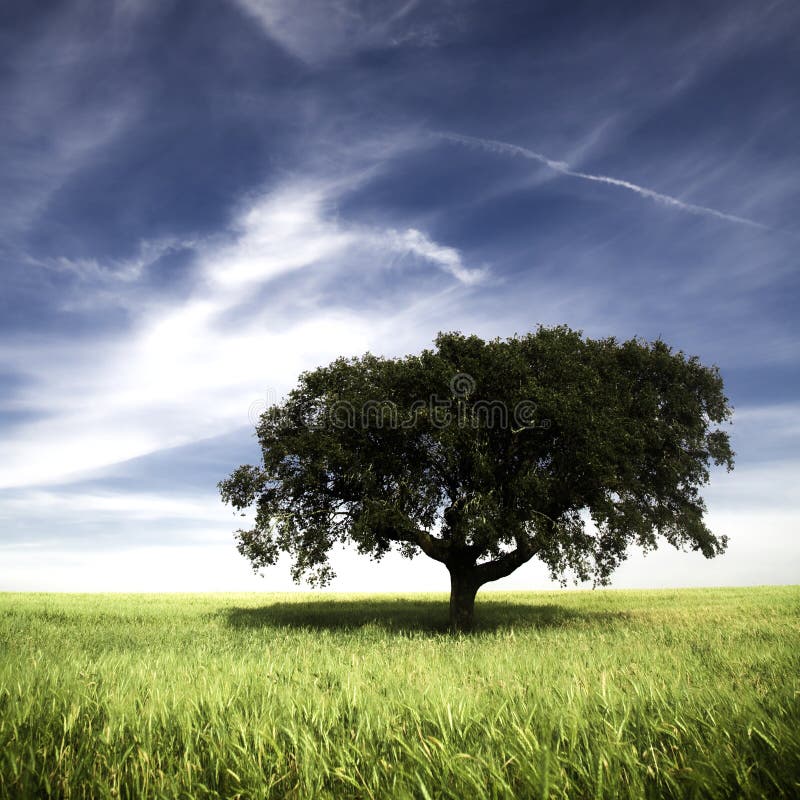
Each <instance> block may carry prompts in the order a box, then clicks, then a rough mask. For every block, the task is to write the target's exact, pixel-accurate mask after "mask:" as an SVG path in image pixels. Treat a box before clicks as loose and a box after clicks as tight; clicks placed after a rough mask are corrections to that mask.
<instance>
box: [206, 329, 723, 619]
mask: <svg viewBox="0 0 800 800" xmlns="http://www.w3.org/2000/svg"><path fill="white" fill-rule="evenodd" d="M731 414H732V410H731V408H730V406H729V403H728V399H727V398H726V397H725V395H724V393H723V384H722V378H721V376H720V373H719V369H718V368H717V367H705V366H703V365H702V364H701V363H700V362H699V360H698V358H697V357H695V356H693V357H687V356H686V355H685V354H684V353H683V352H681V351H678V352H674V351H673V350H672V349H671V348H670V347H668V346H667V345H666V344H665V343H664V342H662V341H660V340H658V341H654V342H645V341H643V340H639V339H632V340H630V341H624V342H618V341H617V340H615V339H614V338H606V339H589V338H584V337H583V335H582V334H581V333H580V332H578V331H574V330H571V329H569V328H567V327H564V326H561V327H554V328H545V327H539V328H538V329H537V330H536V332H534V333H529V334H527V335H524V336H514V337H512V338H509V339H505V340H500V339H495V340H492V341H484V340H482V339H480V338H478V337H477V336H465V335H462V334H460V333H442V334H439V336H438V337H437V338H436V341H435V348H434V349H428V350H424V351H422V352H421V353H420V354H419V355H410V356H407V357H405V358H383V357H379V356H375V355H372V354H369V353H367V354H366V355H364V356H362V357H359V358H339V359H337V360H336V361H334V362H333V363H331V364H330V365H328V366H326V367H320V368H319V369H315V370H312V371H310V372H305V373H303V374H302V375H301V376H300V379H299V384H298V386H297V387H296V388H295V389H294V390H293V391H291V392H290V393H289V395H288V396H287V398H286V400H285V401H284V402H282V403H280V404H278V405H276V406H273V407H272V408H270V409H268V410H267V411H266V412H265V413H264V414H263V415H262V416H261V419H260V421H259V423H258V425H257V427H256V432H257V435H258V440H259V443H260V445H261V452H262V458H263V463H262V464H261V466H250V465H245V466H241V467H239V468H238V469H237V470H235V471H234V472H233V473H232V474H231V475H230V476H229V477H228V478H227V479H226V480H223V481H221V482H220V484H219V488H220V492H221V495H222V498H223V500H224V501H225V502H227V503H230V504H231V505H232V506H233V507H234V508H235V509H237V510H238V511H240V512H241V511H244V510H245V509H248V508H250V507H253V506H254V508H255V519H254V524H253V526H252V527H251V528H250V529H248V530H240V531H237V533H236V537H237V540H238V549H239V551H240V552H241V553H242V555H244V556H246V557H247V558H248V559H249V560H250V561H251V562H252V565H253V567H254V569H255V570H259V569H261V568H263V567H265V566H267V565H272V564H275V563H276V560H277V558H278V556H279V554H280V553H281V552H286V553H289V554H290V555H291V556H292V558H293V564H292V576H293V578H294V579H295V580H296V581H300V580H301V579H302V578H303V577H305V578H307V579H308V580H309V581H310V582H311V583H312V584H317V585H324V584H325V583H327V582H328V581H329V580H330V579H331V578H332V577H333V573H332V571H331V567H330V565H329V563H328V555H329V553H330V550H331V548H332V546H333V545H334V544H336V543H351V544H355V546H356V547H357V549H358V551H359V552H361V553H363V554H367V555H370V556H371V557H373V558H375V559H379V558H381V556H383V555H384V554H385V553H387V552H388V551H389V550H390V549H391V548H397V549H399V550H400V552H401V553H402V554H403V555H404V556H407V557H413V556H416V555H418V554H419V553H424V554H425V555H426V556H428V557H430V558H432V559H435V560H436V561H439V562H441V563H442V564H444V565H445V566H446V567H447V570H448V572H449V573H450V586H451V592H450V625H451V628H452V629H453V630H454V631H461V630H467V629H469V628H470V627H471V625H472V621H473V608H474V602H475V596H476V594H477V591H478V589H479V588H480V587H481V586H483V585H484V584H485V583H488V582H489V581H496V580H498V579H500V578H503V577H505V576H507V575H510V574H511V573H512V572H513V571H514V570H516V569H517V568H518V567H519V566H521V565H522V564H524V563H526V562H527V561H529V560H530V559H532V558H533V557H534V556H536V557H538V558H540V559H541V560H542V561H543V562H544V563H545V564H546V565H547V566H548V567H549V569H550V572H551V574H552V575H553V576H554V577H556V578H559V579H561V580H562V582H563V581H564V579H565V576H569V575H571V576H573V577H574V578H575V579H576V580H588V579H594V582H595V584H596V585H602V584H606V583H608V580H609V577H610V575H611V574H612V572H613V570H614V569H615V568H616V567H617V566H618V565H619V564H620V563H621V562H622V561H623V560H624V558H625V557H626V552H627V550H628V548H629V546H630V545H632V544H637V545H640V546H642V547H643V548H644V549H645V550H651V549H655V547H656V546H657V543H658V541H659V539H660V538H662V539H666V541H667V542H669V543H670V544H672V545H674V546H675V547H678V548H684V547H689V548H691V549H693V550H699V551H700V552H701V553H702V554H703V555H704V556H706V557H707V558H711V557H713V556H716V555H718V554H720V553H722V552H723V551H724V549H725V546H726V541H727V540H726V537H724V536H715V535H714V534H713V533H712V532H711V531H710V530H709V529H708V527H707V526H706V525H705V523H704V521H703V514H704V512H705V510H706V507H705V504H704V501H703V499H702V498H701V496H700V494H699V490H700V488H701V487H702V486H703V485H704V484H706V483H707V482H708V479H709V469H710V465H711V463H712V462H713V463H714V464H716V465H725V466H726V467H727V469H728V470H729V471H730V470H731V469H732V468H733V455H734V454H733V452H732V450H731V448H730V443H729V437H728V434H727V433H726V432H724V431H722V430H720V429H719V428H717V427H715V425H716V424H718V423H723V422H725V421H727V420H728V419H729V418H730V416H731ZM589 520H591V521H592V522H593V523H594V524H593V525H587V522H588V521H589Z"/></svg>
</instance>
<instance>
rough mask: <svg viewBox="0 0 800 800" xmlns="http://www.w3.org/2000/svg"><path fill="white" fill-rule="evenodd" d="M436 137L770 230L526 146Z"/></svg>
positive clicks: (441, 134) (457, 135) (449, 134)
mask: <svg viewBox="0 0 800 800" xmlns="http://www.w3.org/2000/svg"><path fill="white" fill-rule="evenodd" d="M434 136H436V137H438V138H441V139H443V140H445V141H450V142H456V143H458V144H463V145H471V146H475V147H480V148H483V149H485V150H488V151H489V152H492V153H498V154H501V155H510V156H518V157H521V158H527V159H530V160H532V161H537V162H539V163H540V164H543V165H544V166H546V167H548V168H549V169H551V170H553V171H554V172H557V173H559V174H561V175H565V176H567V177H570V178H579V179H580V180H584V181H592V182H594V183H604V184H607V185H608V186H617V187H619V188H621V189H625V190H627V191H629V192H633V193H634V194H638V195H639V196H640V197H646V198H647V199H649V200H653V201H655V202H656V203H660V204H661V205H665V206H668V207H670V208H675V209H677V210H679V211H685V212H687V213H689V214H697V215H699V216H704V217H714V218H716V219H721V220H725V221H726V222H733V223H736V224H739V225H746V226H748V227H751V228H759V229H761V230H769V226H768V225H764V224H763V223H761V222H757V221H755V220H752V219H748V218H747V217H740V216H737V215H736V214H729V213H727V212H725V211H720V210H719V209H716V208H710V207H708V206H701V205H697V204H695V203H688V202H686V201H685V200H681V199H679V198H677V197H673V196H671V195H668V194H663V193H661V192H657V191H655V189H649V188H648V187H646V186H640V185H639V184H636V183H632V182H631V181H626V180H623V179H621V178H613V177H611V176H609V175H594V174H592V173H590V172H581V171H580V170H577V169H573V168H572V167H571V166H570V165H569V164H568V163H567V162H566V161H557V160H555V159H552V158H548V157H547V156H545V155H542V153H537V152H536V151H535V150H529V149H528V148H527V147H521V146H520V145H516V144H511V143H509V142H501V141H497V140H495V139H482V138H480V137H475V136H465V135H464V134H460V133H452V132H448V131H437V132H435V133H434Z"/></svg>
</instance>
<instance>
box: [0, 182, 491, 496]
mask: <svg viewBox="0 0 800 800" xmlns="http://www.w3.org/2000/svg"><path fill="white" fill-rule="evenodd" d="M354 180H357V179H354ZM352 185H353V184H352V182H351V183H348V182H347V181H341V180H339V181H335V180H324V179H323V180H313V179H302V180H299V179H298V180H295V181H291V182H287V183H286V184H284V185H282V186H278V187H276V188H275V189H273V190H272V191H269V192H267V193H265V194H264V195H262V196H260V197H257V198H255V199H251V201H250V202H249V204H247V205H244V206H243V207H242V208H241V209H240V213H239V214H238V215H237V217H236V219H235V220H234V222H233V224H232V226H231V229H230V230H229V231H228V232H227V233H226V234H225V235H223V236H218V237H214V238H209V239H208V240H206V241H202V242H198V243H195V250H196V261H197V265H196V270H197V272H196V280H197V285H196V288H195V291H194V293H193V294H192V295H191V296H190V297H189V298H188V299H187V300H185V301H175V300H174V299H173V300H168V301H162V300H160V299H159V298H158V297H154V298H153V299H151V300H150V301H148V302H149V304H148V305H142V300H141V297H140V296H137V298H136V301H135V304H132V305H131V306H130V308H129V311H130V313H131V314H132V315H133V317H134V330H133V332H132V334H127V335H125V336H122V337H119V338H117V339H109V340H95V341H93V342H91V343H88V344H86V345H84V346H83V347H81V348H76V347H75V346H73V345H72V344H71V343H70V342H63V343H59V344H55V345H54V344H52V343H48V344H47V345H46V346H42V345H41V344H39V343H36V342H32V343H30V344H28V345H27V346H26V345H23V344H20V343H18V342H17V343H15V344H14V347H6V348H0V364H5V365H8V368H9V369H12V370H13V369H14V368H15V367H16V366H17V365H18V366H19V367H21V368H23V369H24V371H25V372H26V373H27V374H28V375H29V376H30V377H31V378H32V383H31V386H30V387H29V388H28V389H26V390H25V391H23V393H22V394H21V395H20V396H19V397H18V398H17V400H16V404H17V406H18V407H20V408H23V409H25V410H26V411H30V412H34V413H36V412H39V413H41V414H42V415H43V416H42V418H40V419H37V420H34V421H30V422H28V423H26V424H22V425H19V426H18V427H16V428H15V429H14V430H13V431H12V432H10V433H9V434H7V435H6V437H5V440H4V442H3V454H2V455H3V457H2V461H1V462H0V487H11V486H17V487H19V486H26V485H31V484H36V483H42V482H53V481H61V480H65V479H67V478H75V477H78V476H80V475H81V474H84V473H85V472H87V471H89V470H95V469H97V468H100V467H103V466H106V465H110V464H112V463H116V462H119V461H123V460H126V459H129V458H134V457H136V456H141V455H144V454H146V453H148V452H152V451H154V450H158V449H161V448H164V447H170V446H175V445H179V444H184V443H187V442H190V441H194V440H197V439H199V438H203V437H207V436H213V435H216V434H219V433H223V432H225V431H228V430H231V429H232V428H235V427H238V426H239V425H242V424H247V421H248V419H247V413H248V408H249V406H250V404H251V403H252V402H253V400H254V399H255V398H257V397H259V396H260V395H261V394H262V392H263V389H264V386H265V384H268V385H269V386H270V387H271V388H273V389H275V390H276V391H277V392H278V394H282V393H283V392H285V391H286V390H287V389H288V388H289V387H290V386H291V385H292V384H293V382H294V380H295V378H296V376H297V375H298V374H299V373H300V372H301V371H302V370H303V369H307V368H310V367H313V366H316V365H318V364H320V363H325V362H327V361H330V360H332V359H333V358H335V357H336V356H339V355H341V354H342V353H352V354H358V353H362V352H364V351H365V350H367V349H371V348H375V347H376V345H377V346H378V347H380V343H381V342H382V341H385V340H386V339H389V338H390V330H391V328H390V326H391V324H392V323H391V320H390V319H388V318H387V317H386V316H385V315H384V316H382V317H381V316H378V315H377V312H374V311H373V312H368V311H364V312H359V311H358V310H339V311H337V310H333V309H330V308H326V307H324V305H320V300H319V298H318V297H317V296H316V293H315V291H314V287H315V286H322V285H323V284H325V283H326V282H330V281H331V280H332V279H333V278H334V276H335V275H337V274H340V273H341V274H347V275H349V276H350V278H351V279H352V274H353V271H354V270H355V271H357V270H358V269H364V270H372V271H375V270H381V269H388V268H394V269H396V268H397V263H396V261H397V255H398V254H399V253H404V252H413V253H414V254H415V255H417V256H418V257H419V258H422V259H424V260H425V261H427V262H428V263H430V264H431V265H432V267H433V268H434V271H442V272H446V273H448V274H450V275H452V276H454V277H455V278H456V279H457V280H458V281H459V282H460V283H461V284H469V283H472V282H474V280H475V279H476V278H477V276H478V274H479V273H478V271H475V270H471V269H469V268H468V267H467V266H466V265H465V264H464V262H463V258H462V256H461V254H460V253H459V251H458V250H456V249H455V248H452V247H447V246H444V245H440V244H438V243H436V242H434V241H433V240H431V239H430V238H429V237H427V236H426V235H425V234H423V233H421V232H420V231H416V230H414V231H408V232H406V233H405V234H397V233H396V232H395V231H394V230H381V229H379V228H365V227H362V226H358V225H351V224H347V223H346V222H344V221H342V220H340V219H337V217H336V214H335V207H336V200H337V198H338V197H339V196H340V195H341V193H342V192H344V191H346V190H347V189H348V188H351V186H352ZM164 246H168V245H164ZM157 250H158V248H156V251H157ZM143 252H149V251H148V250H147V248H146V247H145V248H143ZM303 268H306V269H310V270H311V273H310V278H309V281H308V282H307V286H306V288H307V289H308V296H307V297H306V298H305V299H304V302H305V303H306V306H305V307H304V310H305V312H306V313H304V315H303V317H302V318H291V317H290V318H288V319H284V320H283V323H282V324H281V325H280V326H278V325H276V324H274V322H273V320H272V319H271V315H273V314H275V313H277V314H278V315H280V314H281V309H280V308H275V307H273V306H271V305H270V301H269V299H266V300H265V301H264V307H263V310H261V311H257V312H253V311H250V312H249V313H248V314H247V315H245V314H242V315H237V309H238V308H239V307H240V306H241V305H242V304H244V303H247V302H248V301H249V300H250V299H251V298H252V296H253V293H254V292H256V291H261V290H263V288H264V287H265V286H267V285H268V284H269V282H270V281H272V280H274V279H275V278H276V277H278V276H281V275H285V274H286V273H288V272H291V271H296V270H299V269H303ZM97 269H101V268H100V267H95V266H92V267H91V269H90V272H94V271H96V270H97ZM480 274H482V273H480ZM406 288H407V293H406V294H404V293H403V292H402V291H401V290H398V289H397V288H394V289H393V306H394V309H395V311H394V313H395V314H396V315H397V316H403V315H404V314H405V315H408V318H409V319H411V318H413V316H414V315H415V313H416V312H415V311H414V310H413V308H414V303H415V302H416V298H415V296H414V291H413V287H406ZM87 292H88V297H89V299H88V300H87V303H90V302H91V296H92V287H91V286H90V287H87ZM98 296H102V295H95V298H97V297H98ZM223 315H227V316H226V317H225V319H226V320H227V321H224V322H223ZM406 326H407V327H410V328H411V329H415V326H414V325H413V323H411V322H409V321H407V322H406ZM426 333H427V332H425V334H426ZM420 334H421V335H422V336H424V339H422V341H423V342H427V340H428V339H429V336H428V335H425V334H423V333H422V332H421V331H420Z"/></svg>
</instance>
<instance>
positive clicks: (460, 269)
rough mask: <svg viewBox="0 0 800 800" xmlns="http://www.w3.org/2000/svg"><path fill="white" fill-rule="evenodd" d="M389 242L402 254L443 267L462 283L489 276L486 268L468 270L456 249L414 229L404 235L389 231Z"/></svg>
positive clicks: (476, 281) (474, 281) (475, 281)
mask: <svg viewBox="0 0 800 800" xmlns="http://www.w3.org/2000/svg"><path fill="white" fill-rule="evenodd" d="M387 241H388V242H389V244H390V245H391V246H392V247H394V248H395V249H396V250H398V251H399V252H401V253H402V252H408V253H413V254H414V255H417V256H420V257H421V258H424V259H426V260H427V261H430V262H431V263H433V264H437V265H439V266H441V267H442V268H443V269H445V270H446V271H447V272H449V273H450V274H451V275H453V276H454V277H455V278H458V280H460V281H461V282H462V283H468V284H469V283H478V282H479V281H481V280H483V279H484V278H485V277H486V276H487V274H488V270H487V269H485V268H484V269H468V268H467V267H466V266H465V265H464V262H463V259H462V257H461V253H460V252H459V251H458V250H457V249H456V248H455V247H446V246H444V245H440V244H437V243H436V242H434V241H431V240H430V239H429V238H428V237H427V236H426V235H425V234H424V233H420V231H418V230H415V229H414V228H409V229H408V230H407V231H403V232H402V233H399V232H397V231H389V234H388V237H387Z"/></svg>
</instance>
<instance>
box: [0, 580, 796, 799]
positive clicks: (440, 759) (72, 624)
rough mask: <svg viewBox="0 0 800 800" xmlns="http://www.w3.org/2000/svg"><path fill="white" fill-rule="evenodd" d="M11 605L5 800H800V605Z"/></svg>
mask: <svg viewBox="0 0 800 800" xmlns="http://www.w3.org/2000/svg"><path fill="white" fill-rule="evenodd" d="M476 610H477V615H478V623H479V629H478V631H477V632H476V633H475V634H474V635H471V636H463V637H452V636H450V635H448V634H447V633H446V632H444V626H445V625H446V616H447V608H446V600H445V598H444V596H442V595H426V596H409V597H398V596H385V595H361V596H359V595H334V596H320V595H253V594H242V595H232V594H225V595H46V594H0V797H3V798H5V797H9V798H25V797H45V796H53V797H74V798H77V797H86V798H106V797H108V798H111V797H113V798H118V797H170V798H172V797H185V798H190V797H242V798H259V797H297V798H313V797H335V798H346V797H366V798H378V797H391V798H403V797H409V798H410V797H415V798H438V797H452V798H459V800H461V799H463V798H468V799H469V800H473V799H475V800H477V798H483V797H497V798H501V797H508V798H528V797H532V798H533V797H541V798H545V797H553V798H560V797H568V798H614V799H615V800H617V798H628V797H637V798H638V797H731V798H733V797H769V798H774V797H798V796H800V626H799V625H798V623H799V622H800V587H772V588H757V589H714V590H680V591H649V592H630V591H603V592H562V593H556V592H547V593H544V592H542V593H503V594H501V593H485V594H480V595H479V596H478V605H477V609H476Z"/></svg>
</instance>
